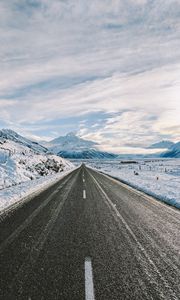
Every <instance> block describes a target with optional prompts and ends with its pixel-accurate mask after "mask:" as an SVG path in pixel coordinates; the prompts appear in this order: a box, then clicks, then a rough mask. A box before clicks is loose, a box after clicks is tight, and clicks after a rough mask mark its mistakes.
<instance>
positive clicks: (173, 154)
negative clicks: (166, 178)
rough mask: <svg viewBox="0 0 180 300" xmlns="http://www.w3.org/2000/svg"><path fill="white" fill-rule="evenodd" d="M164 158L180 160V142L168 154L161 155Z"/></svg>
mask: <svg viewBox="0 0 180 300" xmlns="http://www.w3.org/2000/svg"><path fill="white" fill-rule="evenodd" d="M161 156H162V157H169V158H180V142H178V143H175V144H173V146H172V147H171V148H170V149H169V150H168V151H166V152H164V153H162V154H161Z"/></svg>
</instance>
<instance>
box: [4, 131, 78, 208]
mask: <svg viewBox="0 0 180 300" xmlns="http://www.w3.org/2000/svg"><path fill="white" fill-rule="evenodd" d="M73 168H74V165H73V164H72V163H71V162H69V161H67V160H65V159H63V158H62V157H59V156H57V155H54V154H51V153H49V152H48V150H47V149H46V148H44V147H43V146H41V145H40V144H38V143H34V142H32V141H30V140H28V139H26V138H24V137H22V136H20V135H18V134H17V133H16V132H14V131H12V130H6V129H3V130H1V131H0V210H3V209H5V208H7V207H8V206H9V205H12V204H13V203H15V202H18V201H20V199H22V197H25V196H27V195H30V194H31V193H32V192H35V191H39V189H42V188H44V187H47V186H48V185H49V184H52V183H53V182H55V181H56V180H59V179H60V178H61V177H62V176H64V174H66V173H67V172H68V171H71V170H72V169H73Z"/></svg>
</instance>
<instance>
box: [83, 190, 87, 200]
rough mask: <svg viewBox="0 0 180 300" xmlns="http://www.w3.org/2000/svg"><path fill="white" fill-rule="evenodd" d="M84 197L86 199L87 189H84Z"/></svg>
mask: <svg viewBox="0 0 180 300" xmlns="http://www.w3.org/2000/svg"><path fill="white" fill-rule="evenodd" d="M83 199H86V190H83Z"/></svg>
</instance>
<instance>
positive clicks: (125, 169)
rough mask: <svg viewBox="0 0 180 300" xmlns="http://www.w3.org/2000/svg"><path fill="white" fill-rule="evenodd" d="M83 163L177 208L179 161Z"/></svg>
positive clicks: (179, 203)
mask: <svg viewBox="0 0 180 300" xmlns="http://www.w3.org/2000/svg"><path fill="white" fill-rule="evenodd" d="M73 162H74V163H75V164H78V162H77V161H76V162H75V161H73ZM84 163H85V164H86V165H87V166H89V167H91V168H94V169H97V170H98V171H101V172H104V173H106V174H109V175H111V176H113V177H115V178H118V179H120V180H121V181H123V182H125V183H128V184H129V185H131V186H132V187H135V188H137V189H139V190H141V191H144V192H146V193H147V194H149V195H151V196H154V197H156V198H158V199H159V200H161V201H164V202H166V203H168V204H171V205H173V206H175V207H177V208H180V159H169V160H165V159H164V160H148V159H146V160H134V161H133V160H132V161H120V160H106V161H104V160H87V161H84Z"/></svg>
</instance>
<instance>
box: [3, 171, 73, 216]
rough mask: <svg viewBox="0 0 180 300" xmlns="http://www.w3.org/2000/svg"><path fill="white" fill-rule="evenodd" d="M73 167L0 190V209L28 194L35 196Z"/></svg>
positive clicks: (19, 200)
mask: <svg viewBox="0 0 180 300" xmlns="http://www.w3.org/2000/svg"><path fill="white" fill-rule="evenodd" d="M74 169H75V167H72V168H71V169H69V170H67V171H63V172H61V173H57V174H55V175H49V176H46V177H41V178H39V179H36V180H32V181H26V182H22V183H21V184H19V185H16V186H13V187H9V188H5V189H3V190H0V211H1V212H2V211H4V210H5V209H7V208H8V207H9V206H11V205H13V204H18V203H20V202H22V201H25V199H26V198H27V197H29V196H35V195H36V194H38V193H40V192H41V191H43V190H45V189H47V188H48V187H50V186H51V185H52V184H55V183H56V182H57V181H58V180H60V179H62V178H63V177H64V176H66V175H68V174H69V173H71V172H72V171H73V170H74Z"/></svg>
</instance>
